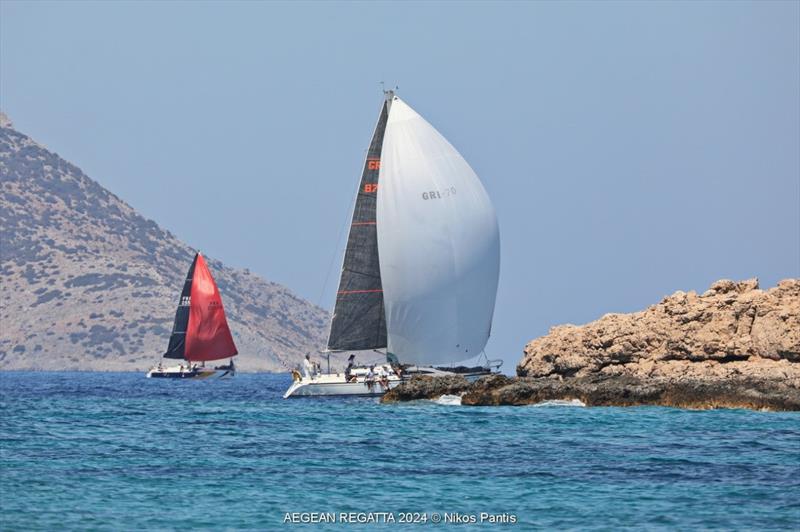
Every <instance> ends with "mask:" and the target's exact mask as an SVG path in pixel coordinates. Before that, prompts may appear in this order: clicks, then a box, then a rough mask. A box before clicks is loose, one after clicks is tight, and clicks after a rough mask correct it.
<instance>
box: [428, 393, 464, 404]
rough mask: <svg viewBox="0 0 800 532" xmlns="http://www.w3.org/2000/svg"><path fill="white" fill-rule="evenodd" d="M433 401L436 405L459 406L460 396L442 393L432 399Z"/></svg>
mask: <svg viewBox="0 0 800 532" xmlns="http://www.w3.org/2000/svg"><path fill="white" fill-rule="evenodd" d="M433 402H434V403H436V404H437V405H446V406H461V396H460V395H447V394H444V395H443V396H441V397H439V398H438V399H434V400H433Z"/></svg>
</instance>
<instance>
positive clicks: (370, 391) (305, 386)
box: [283, 379, 400, 399]
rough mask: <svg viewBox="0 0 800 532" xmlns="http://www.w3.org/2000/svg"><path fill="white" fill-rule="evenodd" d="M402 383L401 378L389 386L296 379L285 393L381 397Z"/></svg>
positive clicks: (313, 395)
mask: <svg viewBox="0 0 800 532" xmlns="http://www.w3.org/2000/svg"><path fill="white" fill-rule="evenodd" d="M398 384H400V380H399V379H398V380H396V381H390V382H389V385H388V387H387V388H384V387H382V386H381V385H380V384H378V383H375V384H374V385H373V386H372V387H371V388H370V387H369V386H367V385H366V384H365V383H363V382H327V383H326V382H314V381H313V380H310V381H295V382H293V383H292V385H291V386H290V387H289V389H288V390H286V393H285V394H283V398H284V399H288V398H289V397H326V396H327V397H330V396H343V395H350V396H375V397H380V396H382V395H383V394H385V393H386V392H387V391H388V390H390V389H392V388H394V387H395V386H397V385H398Z"/></svg>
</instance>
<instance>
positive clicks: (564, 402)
mask: <svg viewBox="0 0 800 532" xmlns="http://www.w3.org/2000/svg"><path fill="white" fill-rule="evenodd" d="M531 406H534V407H540V406H586V404H584V402H583V401H581V400H580V399H553V400H552V401H542V402H541V403H536V404H535V405H531Z"/></svg>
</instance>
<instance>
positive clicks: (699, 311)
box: [384, 279, 800, 410]
mask: <svg viewBox="0 0 800 532" xmlns="http://www.w3.org/2000/svg"><path fill="white" fill-rule="evenodd" d="M517 374H518V377H516V378H508V377H505V376H502V375H498V376H494V377H489V378H485V379H481V380H479V381H477V382H475V383H468V382H467V381H466V380H464V379H463V378H461V377H455V378H446V379H440V380H436V379H428V380H425V379H419V380H416V381H414V380H412V381H411V382H409V383H405V384H402V385H400V386H398V387H397V388H395V389H393V390H392V391H391V392H389V393H388V394H387V395H386V396H385V397H384V401H404V400H412V399H420V398H434V397H437V396H441V395H444V394H448V395H454V394H456V395H459V396H461V402H462V404H465V405H524V404H531V403H538V402H541V401H547V400H576V399H577V400H580V401H582V402H583V403H585V404H587V405H620V406H626V405H640V404H656V405H665V406H678V407H689V408H714V407H743V408H756V409H760V408H766V409H773V410H800V280H798V279H787V280H784V281H781V282H780V283H778V286H776V287H774V288H771V289H769V290H760V289H759V288H758V281H757V280H755V279H751V280H749V281H741V282H733V281H728V280H723V281H718V282H716V283H714V284H713V285H712V286H711V288H710V289H709V290H707V291H706V292H705V293H703V294H702V295H698V294H696V293H695V292H688V293H687V292H676V293H674V294H673V295H671V296H668V297H666V298H664V299H663V300H662V301H661V302H660V303H658V304H656V305H653V306H651V307H649V308H647V309H646V310H643V311H641V312H634V313H631V314H607V315H605V316H603V317H602V318H600V319H599V320H597V321H594V322H592V323H589V324H586V325H582V326H575V325H561V326H558V327H554V328H553V329H551V330H550V332H549V334H547V335H545V336H543V337H541V338H537V339H535V340H533V341H531V342H530V343H529V344H528V345H527V346H526V347H525V352H524V355H523V358H522V361H521V362H520V363H519V365H518V366H517Z"/></svg>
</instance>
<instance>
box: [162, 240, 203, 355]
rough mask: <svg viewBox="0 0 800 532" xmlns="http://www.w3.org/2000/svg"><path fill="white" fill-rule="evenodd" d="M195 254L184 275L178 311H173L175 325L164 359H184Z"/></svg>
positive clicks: (195, 262)
mask: <svg viewBox="0 0 800 532" xmlns="http://www.w3.org/2000/svg"><path fill="white" fill-rule="evenodd" d="M199 255H200V254H199V253H197V254H195V256H194V260H193V261H192V265H191V266H190V267H189V273H187V274H186V281H185V282H184V283H183V291H181V299H180V301H179V302H178V310H176V311H175V324H174V325H173V326H172V335H171V336H170V337H169V345H168V346H167V352H166V353H164V358H185V357H184V351H185V349H186V330H187V327H188V326H189V307H190V303H191V296H192V278H193V277H194V267H195V265H196V264H197V257H198V256H199Z"/></svg>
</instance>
